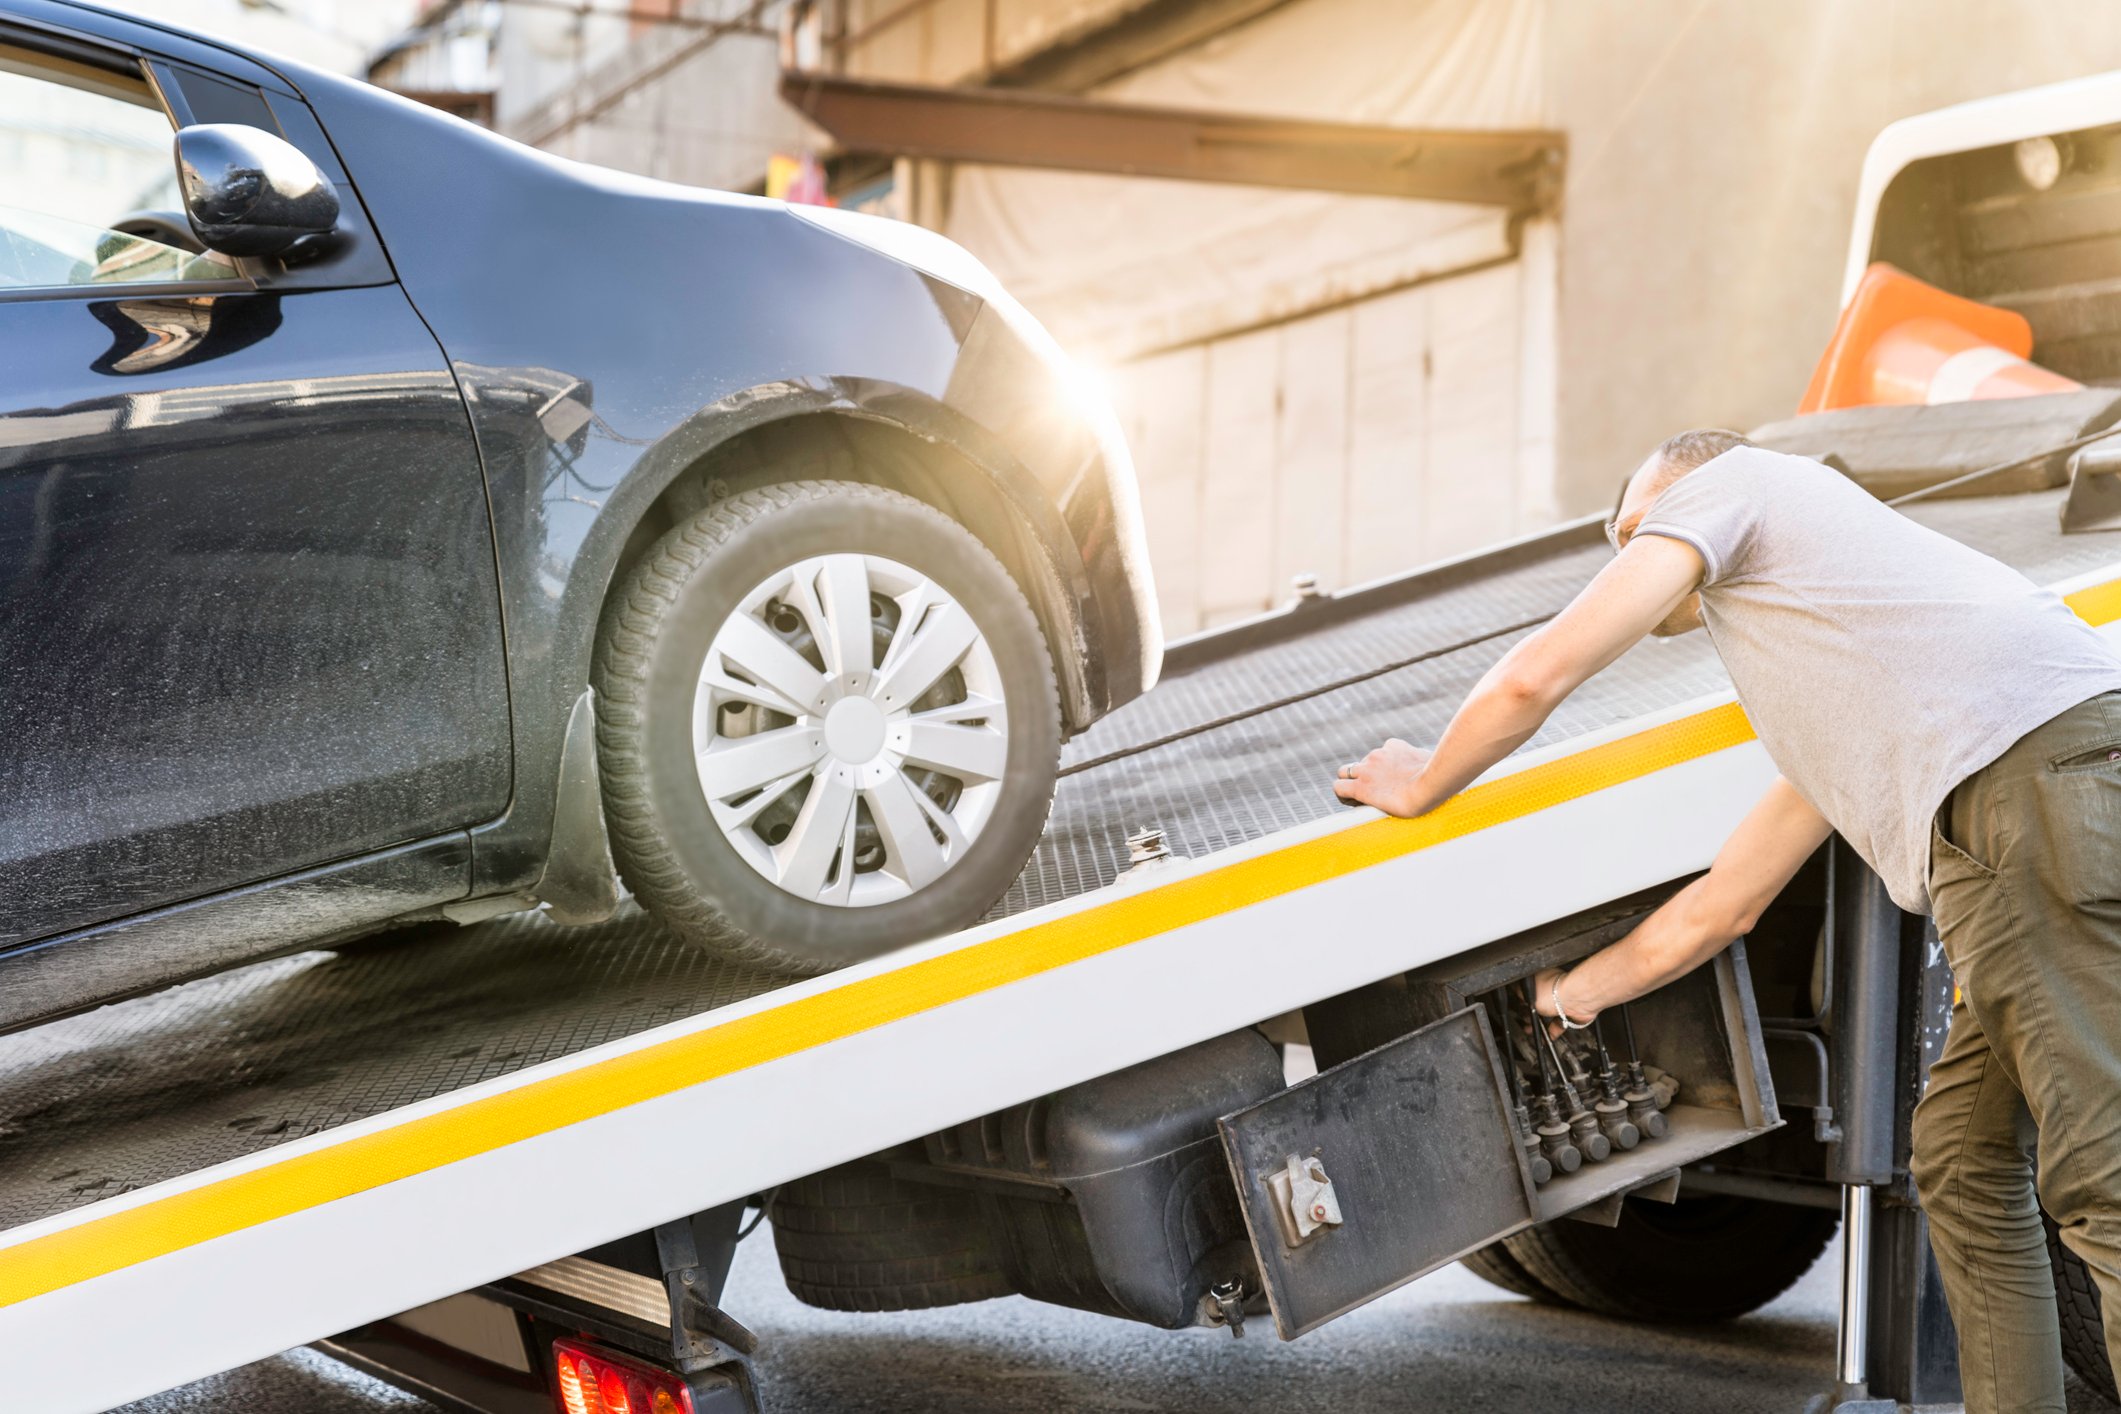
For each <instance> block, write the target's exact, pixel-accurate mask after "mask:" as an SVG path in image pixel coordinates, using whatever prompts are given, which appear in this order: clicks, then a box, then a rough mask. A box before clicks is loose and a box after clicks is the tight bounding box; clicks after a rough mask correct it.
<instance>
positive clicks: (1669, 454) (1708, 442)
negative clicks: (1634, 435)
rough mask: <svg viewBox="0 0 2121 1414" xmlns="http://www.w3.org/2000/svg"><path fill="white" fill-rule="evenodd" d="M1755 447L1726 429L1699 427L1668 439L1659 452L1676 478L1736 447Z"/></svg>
mask: <svg viewBox="0 0 2121 1414" xmlns="http://www.w3.org/2000/svg"><path fill="white" fill-rule="evenodd" d="M1752 445H1753V444H1752V443H1751V442H1748V441H1746V440H1745V438H1744V437H1743V436H1741V435H1740V434H1738V433H1736V432H1732V431H1730V430H1728V429H1726V428H1722V427H1696V428H1693V429H1692V430H1690V431H1686V432H1682V433H1680V434H1679V435H1678V436H1676V437H1667V438H1665V439H1664V441H1663V442H1662V443H1661V444H1660V445H1659V446H1658V448H1657V460H1658V461H1660V462H1662V463H1663V464H1664V465H1665V466H1666V467H1667V468H1669V469H1670V471H1671V474H1672V475H1673V476H1674V477H1675V478H1676V477H1678V476H1681V475H1683V474H1684V473H1686V472H1689V471H1692V470H1693V469H1694V468H1695V467H1697V466H1700V465H1702V464H1704V463H1706V462H1711V461H1714V460H1715V459H1716V458H1718V457H1720V456H1722V455H1723V454H1724V453H1725V452H1728V451H1729V450H1730V449H1731V448H1733V447H1750V446H1752Z"/></svg>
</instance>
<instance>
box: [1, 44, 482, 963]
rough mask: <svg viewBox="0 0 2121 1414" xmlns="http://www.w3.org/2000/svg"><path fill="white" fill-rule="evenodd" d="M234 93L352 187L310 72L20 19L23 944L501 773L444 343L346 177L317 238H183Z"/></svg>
mask: <svg viewBox="0 0 2121 1414" xmlns="http://www.w3.org/2000/svg"><path fill="white" fill-rule="evenodd" d="M195 106H196V108H197V110H198V112H196V113H195V112H194V107H195ZM207 117H210V118H211V119H213V120H214V121H239V122H249V123H251V124H252V125H253V126H258V127H263V128H266V129H267V130H268V131H274V132H276V133H284V135H285V136H287V137H288V138H289V139H290V140H293V141H295V142H296V143H297V145H298V146H306V150H309V151H310V152H311V154H312V156H313V158H315V157H321V158H322V161H321V162H320V165H321V166H323V167H324V169H325V171H326V174H327V175H330V176H333V177H334V179H335V180H337V181H340V182H342V183H343V176H344V174H343V172H340V171H338V170H337V167H336V162H335V161H334V160H333V159H331V157H330V150H329V147H328V145H326V144H324V143H323V141H322V135H321V133H319V132H318V131H317V129H316V127H315V122H314V119H313V118H309V117H308V115H307V113H306V110H303V109H301V107H300V104H299V102H298V101H297V100H294V99H293V98H292V96H291V95H290V94H288V93H285V92H275V91H270V90H267V91H260V90H259V89H258V88H256V87H251V86H248V85H246V84H244V83H241V82H236V81H232V80H231V79H230V78H229V77H228V76H227V75H226V74H218V75H217V74H209V73H206V72H203V71H201V70H199V69H196V68H189V69H188V68H185V67H183V66H182V65H175V64H170V63H166V62H158V61H156V60H154V58H153V56H143V55H141V54H140V53H138V52H137V51H135V52H131V53H128V52H125V51H123V50H120V49H118V48H112V49H110V50H109V51H108V52H104V51H102V50H99V49H97V48H95V47H94V46H93V45H85V44H83V43H81V42H79V38H78V37H76V38H75V39H73V40H70V41H67V42H64V43H60V42H57V41H55V40H54V39H52V38H51V37H50V36H48V35H44V34H39V33H34V32H31V31H28V30H27V29H25V30H22V31H12V32H11V31H10V30H9V29H8V28H7V27H5V26H0V947H5V946H6V945H8V944H10V943H16V942H21V941H24V940H29V939H35V938H39V937H44V936H48V935H51V934H55V933H60V932H63V931H68V930H73V929H77V928H80V927H83V926H85V925H90V924H95V923H99V922H102V921H106V920H110V919H114V918H118V917H122V916H126V915H130V914H134V913H138V912H140V911H142V910H147V909H153V908H156V907H158V906H161V905H165V904H170V903H174V902H176V901H179V900H186V899H192V898H197V897H200V896H204V895H209V894H213V893H217V892H220V891H223V890H228V889H232V888H236V887H238V886H241V885H246V884H251V883H254V882H257V881H262V880H267V879H271V878H274V877H275V876H279V875H285V874H288V873H291V872H294V871H299V870H303V869H306V868H309V867H311V866H315V865H320V864H324V863H327V862H330V861H337V860H344V859H349V858H353V857H358V856H361V855H363V854H366V853H368V852H372V851H377V850H380V849H383V848H386V847H389V846H393V845H396V844H399V843H402V842H407V841H415V840H420V839H423V838H428V837H432V836H435V835H437V834H441V833H445V832H448V831H451V830H453V829H459V828H461V827H463V826H466V825H469V824H471V823H474V822H476V821H479V820H483V819H487V818H490V817H492V816H494V815H496V814H498V813H499V812H500V811H501V810H502V809H503V808H504V806H505V804H506V802H507V799H508V795H509V790H510V761H509V734H508V704H507V698H506V688H505V685H504V677H503V662H502V641H501V625H500V609H499V594H498V588H497V584H496V578H495V566H494V549H493V538H492V529H491V524H490V519H489V514H488V510H487V504H486V497H485V490H484V485H483V482H482V477H481V473H480V469H479V463H478V457H477V452H476V448H475V446H474V443H473V440H472V437H471V433H470V430H469V426H468V421H467V418H466V416H465V411H464V408H463V406H462V402H461V399H460V398H459V395H458V393H457V390H456V386H455V384H454V381H453V380H452V378H451V375H450V373H449V370H448V366H447V364H446V362H445V361H444V359H443V357H442V354H441V351H440V349H439V348H438V347H437V346H436V343H435V340H434V338H433V336H432V335H431V334H430V333H429V332H428V331H427V329H426V327H425V325H424V324H423V323H422V322H421V321H420V319H419V318H418V316H417V315H416V314H415V313H414V311H413V310H412V308H411V306H410V305H409V304H408V302H407V300H406V298H405V296H404V294H403V293H402V292H401V291H400V290H399V289H398V287H397V286H396V285H395V283H393V282H392V281H391V276H390V270H389V265H388V262H387V259H386V258H385V256H384V253H383V251H382V250H381V249H380V247H379V246H377V244H376V238H375V236H374V234H373V232H372V231H370V230H369V229H368V228H367V226H366V218H365V216H364V215H363V213H362V211H361V208H360V204H359V200H358V196H357V194H356V193H355V192H353V191H352V190H351V189H350V188H348V187H346V186H344V185H341V188H340V196H341V200H342V204H343V206H344V208H345V209H346V213H347V214H346V215H345V217H344V218H343V220H342V228H341V233H340V245H339V248H338V249H337V250H335V251H334V252H333V253H332V254H331V255H330V256H328V257H326V258H325V259H323V260H321V261H318V262H315V263H314V264H312V265H311V266H308V267H299V268H298V267H281V266H280V265H279V264H278V263H277V262H272V261H264V260H244V261H240V262H231V261H229V260H226V259H223V258H220V257H214V256H209V255H205V254H202V253H199V252H197V251H190V250H186V249H183V248H182V246H183V244H184V243H185V242H186V241H188V240H189V239H190V237H189V231H188V228H187V227H185V226H184V225H183V224H182V218H181V216H176V215H174V214H173V210H172V209H173V208H175V207H176V206H177V205H178V201H177V197H176V190H175V181H174V175H173V174H174V163H173V160H172V156H171V137H172V131H173V127H174V126H175V125H177V124H179V123H182V122H185V121H190V120H192V119H194V118H207ZM128 233H131V234H128ZM140 233H146V234H144V235H143V234H140ZM151 237H159V238H151Z"/></svg>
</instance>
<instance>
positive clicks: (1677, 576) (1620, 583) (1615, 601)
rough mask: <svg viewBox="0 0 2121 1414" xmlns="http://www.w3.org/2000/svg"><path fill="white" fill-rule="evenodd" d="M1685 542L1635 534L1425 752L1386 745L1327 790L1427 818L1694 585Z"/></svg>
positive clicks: (1693, 558) (1699, 570) (1695, 557)
mask: <svg viewBox="0 0 2121 1414" xmlns="http://www.w3.org/2000/svg"><path fill="white" fill-rule="evenodd" d="M1703 572H1704V571H1703V566H1702V563H1701V555H1700V554H1699V552H1697V551H1696V550H1695V549H1694V547H1693V546H1691V545H1688V544H1686V543H1685V542H1684V541H1679V540H1673V539H1671V538H1669V537H1667V536H1663V535H1639V536H1637V537H1635V539H1633V540H1631V541H1629V542H1628V547H1627V549H1625V550H1623V551H1622V552H1621V553H1620V554H1619V555H1617V556H1616V557H1614V560H1613V562H1612V563H1611V564H1609V565H1607V566H1606V567H1605V568H1604V569H1603V570H1601V571H1599V574H1598V577H1597V578H1596V579H1594V580H1592V581H1591V582H1590V583H1589V584H1588V585H1586V586H1584V590H1583V592H1582V593H1581V594H1578V595H1577V596H1576V598H1575V599H1574V600H1573V601H1572V602H1571V603H1570V604H1569V606H1568V607H1567V608H1566V609H1563V610H1562V611H1561V613H1560V614H1558V615H1557V616H1556V617H1555V618H1554V621H1553V622H1552V623H1549V624H1547V625H1546V626H1545V627H1543V628H1541V629H1539V630H1538V631H1537V632H1535V633H1533V634H1532V635H1530V636H1529V637H1527V638H1526V639H1524V640H1523V641H1522V642H1520V643H1519V644H1517V646H1516V647H1514V648H1512V649H1511V650H1510V651H1509V652H1508V653H1505V654H1504V655H1503V656H1502V661H1500V662H1498V663H1497V664H1496V665H1495V666H1494V667H1492V668H1490V669H1488V672H1487V675H1486V676H1484V677H1483V678H1481V680H1480V682H1479V683H1478V684H1477V685H1476V686H1475V687H1474V689H1473V691H1472V692H1471V693H1470V694H1468V695H1467V697H1466V700H1465V702H1464V704H1463V705H1462V706H1460V707H1459V709H1458V713H1457V715H1456V716H1454V717H1452V718H1451V724H1450V726H1448V727H1447V728H1445V729H1444V734H1443V739H1442V740H1441V741H1439V742H1437V744H1436V750H1435V751H1434V753H1430V752H1426V751H1423V750H1421V749H1420V748H1419V747H1415V746H1410V745H1408V744H1407V743H1406V742H1404V741H1400V740H1398V739H1397V738H1394V739H1393V740H1391V741H1388V742H1386V743H1385V744H1384V745H1383V746H1381V747H1379V748H1378V749H1377V750H1375V751H1373V752H1371V753H1370V754H1369V755H1368V756H1366V757H1364V758H1363V759H1362V760H1361V761H1360V762H1357V763H1356V764H1355V765H1353V766H1347V767H1343V768H1342V776H1341V779H1340V780H1338V781H1336V782H1335V783H1334V790H1335V791H1337V792H1338V793H1339V795H1340V798H1341V799H1342V800H1347V801H1353V802H1355V803H1356V804H1359V805H1374V806H1376V807H1377V808H1378V809H1380V810H1382V811H1384V812H1385V813H1386V814H1388V815H1426V814H1428V813H1429V812H1430V811H1431V810H1434V809H1435V808H1436V807H1437V806H1439V805H1441V804H1443V803H1444V801H1446V800H1448V799H1450V798H1451V797H1452V796H1454V795H1456V794H1457V793H1458V792H1459V791H1461V790H1464V789H1465V788H1466V787H1467V786H1468V785H1470V784H1472V782H1473V779H1474V778H1475V777H1476V776H1478V775H1479V774H1480V773H1481V772H1483V771H1485V770H1487V769H1488V768H1489V767H1490V766H1493V765H1494V764H1495V763H1496V762H1498V761H1500V760H1502V759H1503V758H1504V757H1506V756H1508V755H1509V754H1510V753H1511V752H1513V751H1515V750H1516V749H1517V748H1518V747H1520V746H1522V745H1524V744H1525V742H1526V741H1527V740H1529V739H1530V737H1531V735H1532V733H1534V732H1536V731H1538V730H1539V727H1540V724H1541V723H1542V722H1544V721H1546V719H1547V716H1548V714H1549V713H1551V712H1552V711H1553V710H1554V709H1555V707H1557V706H1559V705H1560V703H1561V700H1562V699H1563V698H1565V697H1567V696H1568V695H1569V694H1570V693H1571V692H1574V691H1575V690H1576V689H1577V687H1579V686H1580V685H1581V684H1582V683H1583V681H1584V679H1586V678H1588V677H1590V676H1591V675H1592V674H1593V673H1595V672H1598V671H1599V670H1600V669H1601V668H1604V667H1605V666H1606V665H1607V664H1609V663H1611V662H1612V661H1613V660H1614V659H1615V658H1618V657H1619V656H1620V655H1621V654H1623V653H1625V652H1627V651H1628V649H1630V648H1632V647H1634V646H1635V645H1636V644H1637V643H1638V642H1640V641H1641V640H1642V639H1643V638H1644V636H1646V635H1647V634H1648V633H1649V632H1650V630H1651V629H1653V628H1655V627H1657V625H1658V624H1660V623H1662V622H1663V621H1664V620H1665V618H1666V617H1667V616H1668V615H1670V614H1671V612H1672V611H1673V610H1674V609H1676V608H1677V607H1678V606H1679V604H1680V602H1681V601H1682V600H1684V599H1685V598H1686V597H1687V595H1689V594H1691V593H1693V592H1694V590H1695V589H1696V588H1697V587H1698V586H1699V585H1700V583H1701V576H1702V574H1703Z"/></svg>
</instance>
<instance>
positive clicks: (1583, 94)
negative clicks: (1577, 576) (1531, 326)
mask: <svg viewBox="0 0 2121 1414" xmlns="http://www.w3.org/2000/svg"><path fill="white" fill-rule="evenodd" d="M1548 25H1549V28H1548V31H1547V41H1548V42H1547V51H1546V57H1547V65H1548V77H1547V91H1548V108H1549V116H1550V119H1551V121H1553V122H1554V123H1556V124H1557V125H1559V126H1561V127H1562V128H1564V129H1565V130H1566V131H1567V132H1568V135H1569V144H1570V152H1569V177H1568V193H1567V206H1566V209H1565V212H1564V215H1563V219H1562V223H1561V225H1562V233H1563V235H1562V242H1563V244H1562V296H1561V316H1560V331H1559V339H1560V346H1559V361H1558V366H1559V378H1560V412H1559V418H1560V484H1561V490H1562V500H1563V509H1564V510H1566V511H1568V512H1570V513H1581V512H1585V511H1590V510H1597V509H1603V508H1604V507H1605V506H1606V505H1607V504H1608V503H1609V502H1610V500H1611V497H1612V492H1613V488H1614V486H1615V485H1616V484H1617V482H1618V480H1619V478H1620V477H1621V476H1622V475H1624V474H1625V472H1626V470H1627V469H1628V468H1629V467H1631V466H1632V465H1633V464H1634V462H1635V461H1636V460H1638V459H1639V458H1640V457H1641V455H1642V454H1643V453H1644V452H1645V451H1647V450H1648V449H1649V447H1650V446H1651V445H1653V444H1654V443H1655V442H1656V441H1658V440H1659V439H1660V438H1662V437H1663V436H1665V435H1667V434H1668V433H1670V432H1673V431H1677V430H1678V429H1680V428H1683V427H1689V426H1696V425H1701V424H1720V425H1726V426H1733V427H1739V428H1745V427H1749V426H1755V425H1758V424H1759V423H1762V422H1766V421H1769V420H1771V419H1773V418H1777V417H1784V416H1787V415H1788V414H1789V413H1791V412H1792V411H1794V409H1795V407H1796V403H1797V399H1798V397H1799V395H1800V394H1801V393H1802V392H1803V391H1804V385H1805V381H1806V379H1808V378H1809V377H1810V376H1811V370H1812V365H1813V363H1814V362H1815V361H1816V360H1817V358H1818V355H1819V352H1820V350H1821V349H1822V348H1824V347H1825V344H1826V340H1827V337H1828V335H1829V334H1830V333H1831V332H1832V329H1833V325H1834V318H1835V314H1836V313H1837V306H1838V301H1839V297H1840V286H1841V271H1842V262H1843V259H1844V257H1845V255H1846V252H1847V246H1848V233H1849V224H1850V221H1851V218H1852V216H1853V208H1854V202H1855V192H1856V178H1857V174H1858V170H1859V168H1860V167H1861V165H1862V161H1863V153H1864V150H1865V149H1866V148H1867V147H1868V146H1869V145H1870V141H1871V139H1872V138H1873V137H1875V136H1876V135H1877V133H1878V131H1879V129H1881V128H1883V127H1884V126H1885V125H1886V124H1887V123H1889V122H1891V121H1893V120H1894V119H1897V118H1904V117H1907V116H1909V115H1911V114H1915V113H1920V112H1925V111H1927V110H1929V109H1932V108H1937V107H1941V106H1943V105H1945V104H1949V103H1956V102H1960V101H1963V100H1965V99H1969V98H1977V97H1981V96H1984V95H1988V94H1994V93H2004V92H2008V91H2010V90H2013V89H2018V88H2024V87H2028V86H2031V85H2033V84H2040V83H2048V82H2052V81H2055V80H2058V79H2065V78H2073V77H2077V76H2079V75H2083V74H2088V73H2096V72H2099V71H2101V70H2105V69H2110V68H2116V67H2121V4H2115V3H2113V0H2040V3H2026V2H2025V0H2021V2H2020V3H2005V4H1999V3H1994V0H1988V3H1981V0H1861V3H1858V2H1857V0H1775V3H1772V4H1769V3H1762V0H1549V10H1548Z"/></svg>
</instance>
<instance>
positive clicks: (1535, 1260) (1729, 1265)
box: [1503, 1194, 1841, 1325]
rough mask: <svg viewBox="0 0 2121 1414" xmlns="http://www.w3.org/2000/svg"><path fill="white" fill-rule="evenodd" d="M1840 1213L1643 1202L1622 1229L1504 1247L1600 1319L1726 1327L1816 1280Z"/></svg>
mask: <svg viewBox="0 0 2121 1414" xmlns="http://www.w3.org/2000/svg"><path fill="white" fill-rule="evenodd" d="M1840 1223H1841V1218H1840V1215H1839V1214H1837V1213H1832V1212H1827V1211H1824V1210H1822V1209H1818V1208H1799V1207H1793V1206H1791V1205H1789V1204H1785V1203H1766V1202H1762V1201H1760V1200H1759V1199H1755V1198H1736V1197H1729V1196H1725V1195H1721V1194H1711V1195H1707V1196H1704V1197H1700V1198H1682V1199H1680V1200H1679V1201H1678V1202H1676V1203H1649V1202H1644V1201H1643V1200H1641V1199H1636V1200H1633V1201H1631V1202H1628V1203H1625V1204H1623V1205H1622V1206H1621V1209H1620V1225H1619V1226H1618V1227H1599V1226H1597V1225H1595V1224H1592V1223H1581V1222H1575V1221H1572V1220H1569V1219H1562V1220H1561V1221H1559V1222H1551V1223H1543V1224H1541V1225H1540V1226H1538V1227H1534V1228H1528V1229H1526V1230H1525V1231H1523V1232H1520V1233H1517V1234H1515V1235H1514V1236H1511V1237H1506V1238H1504V1239H1503V1244H1504V1246H1505V1247H1506V1248H1507V1249H1508V1251H1509V1254H1510V1255H1511V1256H1512V1257H1514V1258H1515V1259H1516V1260H1517V1262H1518V1264H1519V1265H1520V1266H1522V1267H1523V1268H1524V1269H1525V1271H1526V1273H1527V1274H1529V1275H1530V1276H1531V1278H1532V1279H1533V1280H1534V1281H1536V1282H1538V1283H1539V1284H1540V1285H1542V1286H1544V1287H1546V1288H1547V1289H1548V1290H1550V1291H1552V1292H1554V1293H1555V1294H1556V1295H1557V1296H1559V1297H1561V1298H1562V1299H1563V1300H1564V1301H1567V1302H1569V1303H1571V1304H1573V1305H1577V1306H1581V1307H1583V1308H1584V1309H1585V1310H1586V1311H1595V1312H1597V1313H1598V1314H1600V1315H1602V1316H1614V1317H1618V1318H1619V1319H1621V1320H1628V1321H1655V1322H1658V1323H1660V1324H1667V1325H1699V1324H1704V1323H1706V1322H1710V1321H1727V1320H1730V1319H1732V1318H1733V1317H1737V1316H1743V1315H1745V1314H1746V1313H1747V1312H1749V1311H1756V1310H1758V1309H1760V1308H1761V1307H1762V1306H1765V1305H1766V1304H1767V1303H1768V1302H1770V1301H1773V1300H1774V1299H1775V1298H1776V1297H1778V1296H1780V1295H1781V1294H1782V1293H1783V1292H1785V1291H1787V1290H1789V1288H1790V1287H1791V1286H1792V1285H1793V1284H1794V1283H1795V1282H1796V1281H1797V1279H1798V1278H1799V1277H1801V1276H1803V1275H1804V1274H1805V1273H1806V1272H1808V1271H1810V1270H1811V1268H1812V1264H1813V1263H1814V1262H1816V1261H1818V1260H1819V1254H1820V1253H1822V1252H1824V1251H1825V1250H1826V1247H1827V1244H1828V1243H1829V1242H1831V1241H1833V1237H1834V1232H1835V1230H1836V1229H1837V1228H1838V1227H1839V1226H1840Z"/></svg>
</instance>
